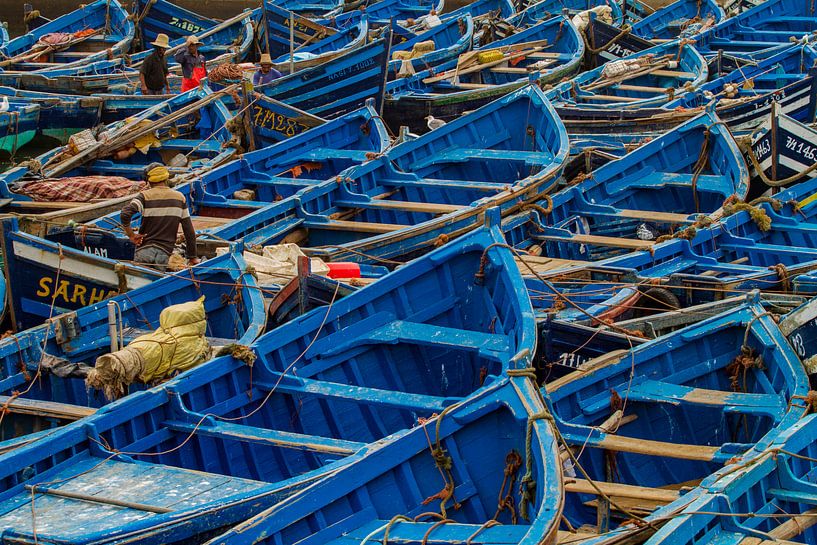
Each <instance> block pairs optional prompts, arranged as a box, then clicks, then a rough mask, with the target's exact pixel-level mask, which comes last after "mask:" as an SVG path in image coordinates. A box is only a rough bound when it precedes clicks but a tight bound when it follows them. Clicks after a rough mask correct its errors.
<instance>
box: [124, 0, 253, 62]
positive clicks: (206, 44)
mask: <svg viewBox="0 0 817 545" xmlns="http://www.w3.org/2000/svg"><path fill="white" fill-rule="evenodd" d="M131 13H132V17H133V20H134V21H136V34H137V37H136V39H135V40H134V44H133V47H132V50H133V54H132V55H131V56H130V62H131V63H132V64H136V63H138V61H141V60H143V59H144V58H145V57H146V56H147V55H148V54H149V52H150V51H152V49H153V47H152V46H151V45H150V44H151V42H154V41H155V40H156V36H157V35H159V34H166V35H167V36H168V37H169V38H170V46H171V47H170V51H169V53H168V55H167V58H168V61H169V62H170V63H171V64H175V61H174V59H173V53H174V52H175V50H176V49H178V47H179V46H181V45H184V43H185V40H186V39H187V38H188V37H189V36H191V35H195V36H197V37H198V38H199V39H200V40H201V42H202V44H201V45H200V46H199V52H200V53H201V54H202V55H204V57H205V58H206V59H207V60H208V61H209V62H210V63H212V62H214V60H215V59H217V58H222V59H223V58H224V57H226V58H227V59H229V60H230V61H231V62H240V61H241V60H243V59H244V57H245V56H246V55H247V53H248V52H249V50H250V46H251V45H252V41H253V38H254V31H253V22H254V20H255V19H257V18H258V16H257V15H256V14H253V13H250V12H249V11H245V12H244V13H242V14H239V15H237V16H235V17H231V18H230V19H227V20H226V21H216V20H215V19H211V18H209V17H204V16H202V15H199V14H198V13H196V12H194V11H191V10H189V9H185V8H183V7H181V6H178V5H176V4H174V3H172V2H169V1H168V0H136V1H134V2H133V3H132V5H131ZM225 60H226V59H225Z"/></svg>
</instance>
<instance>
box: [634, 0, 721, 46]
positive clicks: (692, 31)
mask: <svg viewBox="0 0 817 545" xmlns="http://www.w3.org/2000/svg"><path fill="white" fill-rule="evenodd" d="M725 18H726V14H725V13H724V11H723V8H721V6H720V5H718V3H717V2H716V1H715V0H701V1H698V0H676V1H675V2H672V3H671V4H669V5H667V6H664V7H663V8H661V9H659V10H656V11H655V12H654V13H651V14H650V15H648V16H646V17H644V18H643V19H641V20H639V21H635V22H634V23H633V24H632V25H631V27H630V28H631V32H632V33H633V34H636V35H637V36H640V37H642V38H645V39H647V40H671V39H674V38H678V37H679V36H683V37H693V36H696V35H697V34H699V33H700V32H701V31H702V30H705V29H706V28H710V27H712V26H714V25H716V24H718V23H720V22H721V21H723V20H724V19H725Z"/></svg>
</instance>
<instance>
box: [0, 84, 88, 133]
mask: <svg viewBox="0 0 817 545" xmlns="http://www.w3.org/2000/svg"><path fill="white" fill-rule="evenodd" d="M0 96H4V97H7V98H8V99H9V100H12V101H15V102H18V101H19V102H22V103H27V104H32V105H36V106H39V109H40V117H39V122H38V126H37V133H38V134H42V135H44V136H48V137H50V138H54V139H56V140H59V141H60V142H61V143H63V144H64V143H66V142H67V141H68V137H69V136H71V135H72V134H74V133H77V132H79V131H81V130H83V129H90V128H93V127H95V126H97V125H99V123H100V120H101V117H100V114H101V112H102V111H103V109H104V104H103V99H101V98H93V97H83V96H72V95H64V94H56V93H41V92H37V91H24V90H18V89H12V88H11V87H0ZM0 100H2V99H0Z"/></svg>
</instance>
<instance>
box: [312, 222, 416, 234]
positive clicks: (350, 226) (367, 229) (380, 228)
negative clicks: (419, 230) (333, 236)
mask: <svg viewBox="0 0 817 545" xmlns="http://www.w3.org/2000/svg"><path fill="white" fill-rule="evenodd" d="M310 227H311V228H316V229H328V230H332V231H351V232H354V233H378V234H379V233H391V232H392V231H398V230H400V229H404V228H406V227H407V226H406V225H397V224H394V223H375V222H369V221H350V220H331V221H329V222H326V223H316V224H311V225H310Z"/></svg>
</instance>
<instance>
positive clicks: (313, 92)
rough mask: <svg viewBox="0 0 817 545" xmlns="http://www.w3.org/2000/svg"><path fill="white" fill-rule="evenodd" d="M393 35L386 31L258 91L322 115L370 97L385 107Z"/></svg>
mask: <svg viewBox="0 0 817 545" xmlns="http://www.w3.org/2000/svg"><path fill="white" fill-rule="evenodd" d="M390 41H391V38H390V37H389V36H388V33H387V35H386V36H385V37H384V38H380V39H377V40H374V41H372V42H371V43H369V44H367V45H364V46H362V47H358V48H356V49H351V50H349V51H347V52H345V53H343V54H342V55H339V56H337V57H335V58H333V59H330V60H329V61H327V62H326V63H324V64H321V65H318V66H312V67H308V68H304V69H303V70H301V71H299V72H296V73H294V74H289V75H287V76H284V77H282V78H278V79H276V80H273V81H272V82H270V83H268V84H265V85H261V86H259V87H256V91H258V92H259V93H263V94H264V95H266V96H268V97H270V98H274V99H275V100H278V101H280V102H283V103H285V104H288V105H290V106H294V107H295V108H298V109H300V110H306V111H308V112H309V113H311V114H313V115H317V116H320V117H334V116H337V115H340V114H344V113H347V112H351V111H353V110H356V109H358V108H360V107H361V106H363V104H364V102H365V101H366V99H368V98H374V99H375V101H376V106H375V109H376V110H378V111H380V109H381V108H382V101H383V93H384V88H385V84H386V75H387V72H386V66H387V64H388V61H389V47H390Z"/></svg>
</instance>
